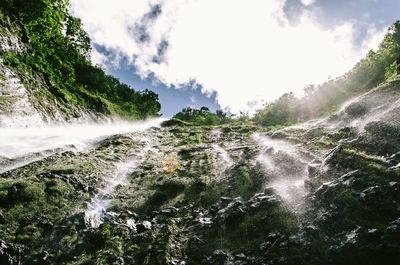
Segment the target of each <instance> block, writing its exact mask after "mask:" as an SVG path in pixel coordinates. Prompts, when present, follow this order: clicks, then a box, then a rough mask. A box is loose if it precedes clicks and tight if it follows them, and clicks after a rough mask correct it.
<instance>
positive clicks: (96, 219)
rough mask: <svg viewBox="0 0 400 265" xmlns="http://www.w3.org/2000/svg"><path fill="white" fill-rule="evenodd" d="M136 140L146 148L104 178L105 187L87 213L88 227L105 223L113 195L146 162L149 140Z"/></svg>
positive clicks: (95, 226)
mask: <svg viewBox="0 0 400 265" xmlns="http://www.w3.org/2000/svg"><path fill="white" fill-rule="evenodd" d="M134 140H136V141H139V142H142V143H143V144H144V147H143V148H141V149H140V150H139V151H138V152H136V153H134V154H132V155H131V156H130V157H129V158H128V159H127V160H125V161H123V162H121V161H120V162H118V163H116V164H115V166H114V168H113V169H112V171H110V172H108V174H107V175H106V176H104V178H103V182H104V184H103V187H102V188H101V189H99V190H98V191H97V193H96V195H95V196H94V197H93V198H92V200H91V202H90V203H89V205H88V207H87V209H86V211H85V223H86V224H87V226H89V227H92V228H97V227H99V226H100V225H101V224H102V223H103V217H104V215H105V213H106V212H107V209H108V207H109V206H110V204H111V202H112V199H113V193H114V192H115V190H116V189H117V188H118V187H121V186H124V185H126V184H127V183H128V177H129V175H130V174H132V172H133V171H134V170H135V169H136V168H137V167H139V166H140V165H141V164H142V163H143V162H144V161H145V158H146V154H147V153H148V152H149V151H150V150H151V149H152V148H151V144H150V139H149V138H147V137H145V136H144V137H142V138H141V139H134Z"/></svg>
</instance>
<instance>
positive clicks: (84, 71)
mask: <svg viewBox="0 0 400 265" xmlns="http://www.w3.org/2000/svg"><path fill="white" fill-rule="evenodd" d="M68 7H69V6H68V1H64V0H57V1H53V0H51V1H50V0H35V1H30V2H29V4H27V3H26V1H20V0H5V1H2V2H1V3H0V127H16V126H19V127H24V126H32V125H44V124H60V123H71V122H89V121H105V120H110V119H120V118H123V119H130V120H137V119H143V118H146V117H149V116H157V115H158V113H159V111H160V104H159V102H158V96H157V94H155V93H153V92H152V91H148V90H145V91H140V92H139V91H135V90H134V89H132V88H130V87H129V86H127V85H125V84H123V83H121V82H120V81H119V80H118V79H116V78H114V77H112V76H109V75H107V74H105V72H104V71H103V70H102V69H101V68H100V67H98V66H94V65H92V63H91V62H90V58H89V57H90V50H91V47H90V39H89V37H88V35H87V34H86V32H84V31H83V29H82V26H81V22H80V20H79V19H77V18H75V17H73V16H71V15H70V14H69V13H68Z"/></svg>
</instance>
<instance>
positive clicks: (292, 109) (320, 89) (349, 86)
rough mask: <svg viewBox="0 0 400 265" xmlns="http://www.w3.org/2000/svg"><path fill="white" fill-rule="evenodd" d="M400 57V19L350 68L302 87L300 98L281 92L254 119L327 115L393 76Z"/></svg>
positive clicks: (271, 121)
mask: <svg viewBox="0 0 400 265" xmlns="http://www.w3.org/2000/svg"><path fill="white" fill-rule="evenodd" d="M399 57H400V21H397V22H396V23H394V24H393V25H392V26H391V27H390V28H389V30H388V32H387V34H386V36H385V38H384V40H383V41H382V43H381V44H380V45H379V49H378V50H377V51H376V52H375V51H372V50H371V51H370V52H369V53H368V54H367V56H366V57H365V58H364V59H362V60H361V61H360V62H358V63H357V64H356V65H355V66H354V67H353V69H352V70H351V71H349V72H348V73H346V74H345V75H343V76H341V77H339V78H336V79H331V80H329V81H327V82H325V83H323V84H321V85H318V86H314V85H309V86H307V87H305V89H304V92H305V96H304V97H303V98H301V99H297V98H295V97H294V96H293V94H291V93H289V94H285V95H283V96H282V97H281V98H279V99H278V100H276V101H275V102H272V103H269V104H266V105H265V106H264V108H263V109H260V110H258V111H257V113H256V115H255V121H256V122H257V123H258V124H260V125H263V126H273V125H285V124H290V123H293V122H296V121H301V120H306V119H310V118H314V117H318V116H321V115H329V114H331V113H332V111H334V110H335V109H336V108H337V106H339V105H340V104H342V103H343V102H344V101H346V100H347V99H349V98H350V97H353V96H355V95H357V94H360V93H364V92H367V91H369V90H371V89H372V88H374V87H376V86H377V85H379V84H380V83H382V82H385V81H391V80H393V79H394V78H396V67H398V65H397V63H396V61H397V60H398V58H399Z"/></svg>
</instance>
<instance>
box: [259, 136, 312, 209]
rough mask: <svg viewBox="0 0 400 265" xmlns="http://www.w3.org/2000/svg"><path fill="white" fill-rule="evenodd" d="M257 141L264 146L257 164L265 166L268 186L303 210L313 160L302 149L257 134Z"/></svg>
mask: <svg viewBox="0 0 400 265" xmlns="http://www.w3.org/2000/svg"><path fill="white" fill-rule="evenodd" d="M252 138H253V140H254V141H255V142H256V143H257V144H258V145H259V146H260V147H261V151H260V154H259V155H258V157H257V161H256V162H257V163H258V164H259V165H261V169H262V170H263V172H264V174H265V176H266V180H267V184H266V187H265V188H271V189H272V190H273V191H274V192H275V193H276V194H278V195H279V196H280V197H281V198H282V200H284V201H285V202H286V203H287V204H288V205H289V206H290V207H293V209H294V210H296V211H301V209H302V207H303V206H304V205H303V203H304V197H305V195H306V189H305V185H304V184H305V180H307V178H308V164H309V163H310V162H311V160H312V157H310V155H309V154H306V153H305V152H302V151H301V149H300V147H299V146H296V145H293V144H291V143H289V142H287V141H284V140H277V139H272V138H270V137H267V136H262V135H260V134H254V135H253V137H252Z"/></svg>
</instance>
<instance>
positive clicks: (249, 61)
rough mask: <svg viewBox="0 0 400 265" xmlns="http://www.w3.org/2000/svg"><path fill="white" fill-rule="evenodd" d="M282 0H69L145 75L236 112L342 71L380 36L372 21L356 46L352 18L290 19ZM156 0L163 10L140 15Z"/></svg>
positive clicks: (92, 30)
mask: <svg viewBox="0 0 400 265" xmlns="http://www.w3.org/2000/svg"><path fill="white" fill-rule="evenodd" d="M311 2H312V1H310V0H307V1H306V0H303V3H304V4H310V3H311ZM284 3H285V0H268V1H265V0H253V1H251V2H249V1H246V0H218V1H216V0H163V1H162V0H160V1H157V0H136V1H132V0H114V1H107V0H73V1H72V10H73V13H74V14H76V15H77V16H79V17H81V18H82V21H83V23H84V26H85V29H86V30H87V31H88V32H89V34H90V36H91V38H92V40H93V41H94V42H95V43H97V44H99V45H102V46H104V47H106V48H107V49H110V50H113V51H114V52H115V53H116V54H117V55H124V56H126V57H127V58H129V60H130V63H131V64H134V65H135V67H136V69H137V70H138V71H139V74H141V75H142V76H147V75H148V74H151V73H152V74H154V76H155V77H156V78H157V79H159V80H160V81H161V82H163V83H165V84H167V85H175V86H177V87H179V86H180V85H184V84H187V83H189V82H193V81H194V82H196V83H197V84H200V85H201V86H202V87H203V92H205V93H212V92H213V91H216V92H217V100H218V103H219V104H220V105H221V106H222V107H223V108H226V109H230V110H231V111H233V112H236V113H237V112H239V111H241V110H244V111H247V110H249V106H252V108H254V107H257V106H260V104H261V103H262V101H263V100H266V101H270V100H274V99H276V98H277V97H279V96H280V95H281V94H282V93H284V92H289V91H293V92H295V93H297V94H299V93H301V92H302V89H303V87H304V86H305V85H306V84H310V83H320V82H323V81H325V80H326V79H327V78H328V77H329V76H338V75H341V74H343V73H345V72H346V71H348V70H349V69H350V68H351V67H352V66H353V65H354V64H355V63H356V62H357V61H358V60H359V59H360V58H361V57H362V56H363V55H364V54H365V53H366V52H367V51H368V49H370V48H372V47H373V46H376V45H377V43H379V42H378V40H380V39H381V37H382V36H381V35H380V34H378V32H377V31H376V30H374V29H371V30H370V32H369V34H368V38H367V39H366V40H365V41H364V42H363V44H362V45H361V47H354V46H353V35H354V26H353V24H351V23H350V22H347V23H344V24H342V25H340V26H337V27H336V28H333V29H331V30H323V29H321V28H320V27H318V24H317V23H316V21H315V20H314V18H313V16H312V13H310V11H307V12H304V13H303V14H302V15H301V18H300V23H298V24H297V25H295V26H293V25H290V24H289V22H288V20H287V18H286V17H285V15H284V13H283V6H284ZM157 4H160V5H161V6H162V13H161V14H160V15H159V16H158V17H157V18H156V19H154V20H151V19H148V20H145V21H143V17H144V15H145V14H148V13H149V12H150V10H151V7H152V6H154V5H157ZM144 22H145V24H144V25H142V24H143V23H144ZM135 25H136V28H138V27H139V26H138V25H142V27H139V28H140V29H141V30H142V31H145V33H147V34H148V36H149V38H148V40H147V41H146V42H140V41H139V40H138V36H137V35H138V34H137V32H136V31H135V30H134V29H135ZM135 34H136V35H135ZM162 42H164V43H165V42H167V43H168V46H167V48H166V50H165V51H164V53H163V55H162V60H154V58H155V57H156V56H157V55H158V54H159V45H160V43H162ZM372 45H373V46H372ZM255 102H258V104H256V103H255Z"/></svg>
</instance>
